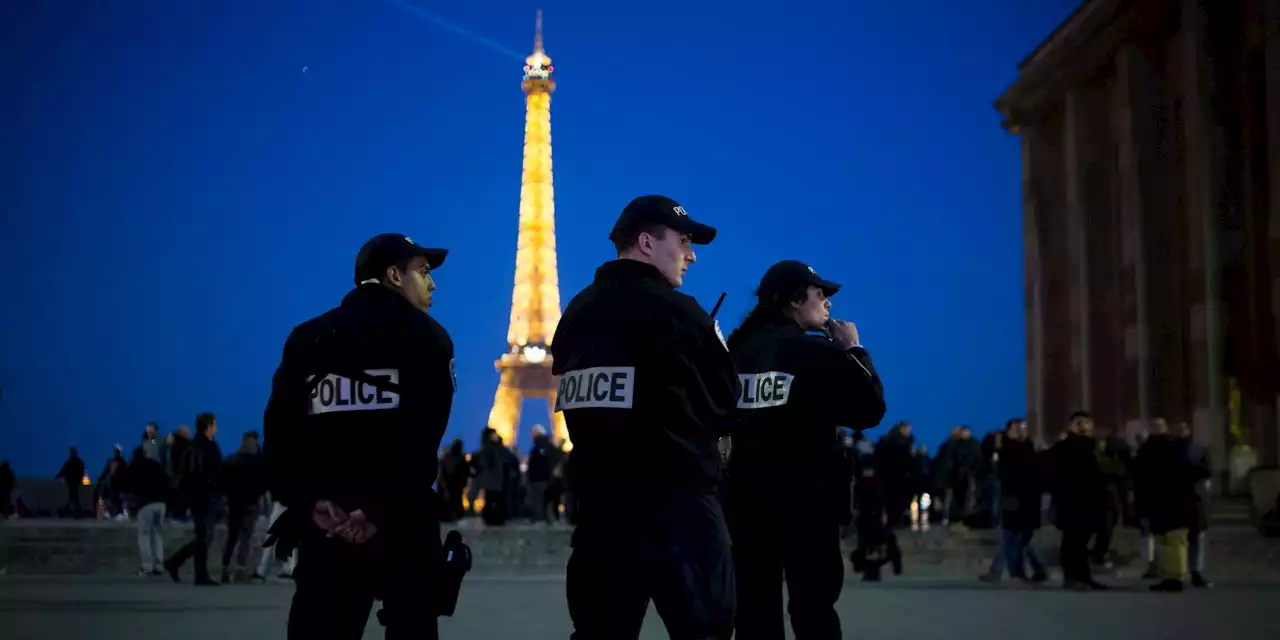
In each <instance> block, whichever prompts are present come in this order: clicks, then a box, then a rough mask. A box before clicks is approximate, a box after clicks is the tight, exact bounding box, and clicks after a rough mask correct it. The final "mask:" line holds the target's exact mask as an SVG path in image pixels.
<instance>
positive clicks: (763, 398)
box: [738, 371, 792, 409]
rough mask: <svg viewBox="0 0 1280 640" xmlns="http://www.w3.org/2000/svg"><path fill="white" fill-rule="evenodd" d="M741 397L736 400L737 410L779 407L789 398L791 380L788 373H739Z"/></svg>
mask: <svg viewBox="0 0 1280 640" xmlns="http://www.w3.org/2000/svg"><path fill="white" fill-rule="evenodd" d="M738 379H739V380H741V381H742V396H741V397H739V398H738V408H739V409H767V408H769V407H781V406H782V405H784V404H786V403H787V400H788V399H790V397H791V380H792V376H791V374H789V373H783V372H781V371H766V372H764V373H740V374H738Z"/></svg>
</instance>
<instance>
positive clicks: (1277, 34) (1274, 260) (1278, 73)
mask: <svg viewBox="0 0 1280 640" xmlns="http://www.w3.org/2000/svg"><path fill="white" fill-rule="evenodd" d="M1266 2H1267V4H1266V7H1267V17H1266V22H1267V25H1268V26H1267V32H1266V33H1267V36H1268V37H1267V40H1266V44H1265V45H1264V46H1265V47H1266V52H1265V53H1264V56H1265V65H1264V66H1265V71H1264V73H1265V74H1266V79H1265V81H1266V98H1265V103H1266V104H1265V105H1263V107H1264V108H1265V109H1266V114H1267V118H1266V128H1267V133H1266V135H1267V155H1268V158H1267V177H1268V179H1267V184H1268V185H1269V187H1270V191H1271V192H1270V194H1269V198H1268V201H1267V202H1268V209H1269V211H1268V215H1267V236H1268V237H1267V239H1266V241H1267V244H1268V249H1269V250H1268V254H1269V255H1270V260H1271V317H1272V319H1273V321H1274V324H1275V332H1276V344H1280V0H1266ZM1273 357H1274V356H1273ZM1274 409H1275V412H1274V413H1272V414H1271V415H1272V416H1274V418H1273V422H1272V424H1271V425H1269V426H1270V428H1271V429H1272V430H1273V431H1272V437H1271V438H1268V439H1266V440H1264V442H1270V443H1273V444H1274V447H1275V448H1274V449H1273V450H1272V451H1269V452H1266V453H1264V455H1263V459H1264V460H1266V461H1269V462H1275V461H1277V460H1280V394H1277V395H1276V398H1275V406H1274Z"/></svg>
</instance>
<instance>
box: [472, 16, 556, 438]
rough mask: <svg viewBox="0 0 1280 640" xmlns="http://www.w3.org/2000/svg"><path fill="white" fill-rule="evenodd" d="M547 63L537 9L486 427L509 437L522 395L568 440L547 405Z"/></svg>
mask: <svg viewBox="0 0 1280 640" xmlns="http://www.w3.org/2000/svg"><path fill="white" fill-rule="evenodd" d="M554 71H555V67H553V66H551V58H550V57H548V56H547V52H546V51H544V50H543V48H542V10H541V9H539V10H538V18H537V28H536V31H535V35H534V38H533V53H532V54H530V55H529V57H528V58H525V67H524V80H523V82H521V83H520V86H521V88H523V89H524V95H525V118H524V169H523V171H522V172H521V176H520V234H519V238H518V240H517V243H516V278H515V290H514V291H513V292H512V294H511V325H510V327H509V328H508V329H507V346H508V349H507V352H506V353H504V354H503V355H502V357H501V358H500V359H498V361H497V362H496V365H497V368H498V372H499V373H501V374H502V377H501V379H500V381H499V382H498V392H497V394H496V395H495V397H494V399H493V409H492V410H491V411H489V427H491V428H492V429H494V430H495V431H497V432H498V435H500V436H502V439H503V442H504V443H505V444H507V445H511V444H512V443H513V442H514V441H515V435H516V427H517V426H519V424H520V409H521V406H522V405H523V404H524V401H525V400H529V399H545V400H546V401H547V407H548V410H549V411H550V415H549V418H550V421H551V435H552V436H553V437H557V438H564V440H565V443H566V449H567V448H569V447H570V446H571V445H570V444H569V443H568V441H569V433H568V431H567V430H566V429H565V426H564V416H563V414H558V413H556V412H555V404H556V402H555V401H556V380H555V377H554V376H552V375H551V354H550V353H549V350H548V347H549V346H550V345H551V336H552V335H554V334H555V331H556V323H558V322H560V278H559V275H558V274H557V271H556V225H555V198H554V189H553V187H552V180H551V93H552V92H554V91H555V89H556V83H555V77H554Z"/></svg>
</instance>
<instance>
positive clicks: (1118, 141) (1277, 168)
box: [996, 0, 1280, 470]
mask: <svg viewBox="0 0 1280 640" xmlns="http://www.w3.org/2000/svg"><path fill="white" fill-rule="evenodd" d="M996 108H997V109H998V110H999V111H1000V113H1001V114H1003V116H1004V118H1005V122H1004V126H1005V128H1006V129H1008V130H1009V131H1010V132H1012V133H1015V134H1017V135H1018V136H1019V137H1020V138H1021V142H1022V192H1023V229H1024V246H1025V257H1026V259H1025V270H1026V274H1025V275H1026V277H1025V282H1026V319H1027V398H1028V403H1027V404H1028V407H1029V414H1030V415H1029V418H1030V420H1031V421H1032V423H1033V424H1034V425H1035V428H1036V429H1039V430H1041V432H1042V433H1044V434H1045V435H1048V436H1052V435H1053V434H1056V433H1057V432H1059V431H1060V430H1061V429H1062V427H1063V426H1064V423H1065V422H1066V419H1067V417H1068V416H1069V415H1070V413H1071V412H1072V411H1074V410H1076V409H1077V408H1083V409H1087V410H1089V411H1091V412H1092V413H1093V414H1094V416H1095V419H1096V422H1097V423H1098V424H1099V425H1100V426H1103V427H1112V428H1123V429H1125V430H1127V431H1129V432H1133V431H1134V430H1136V429H1138V428H1140V427H1141V425H1142V424H1144V421H1145V420H1146V419H1148V418H1152V417H1156V416H1161V417H1165V418H1167V419H1168V420H1169V422H1170V423H1171V424H1176V423H1177V422H1183V421H1185V422H1187V423H1188V424H1190V425H1192V428H1193V431H1194V433H1195V435H1196V438H1197V439H1198V440H1200V441H1201V442H1203V443H1205V444H1206V445H1208V446H1209V449H1210V454H1211V457H1212V459H1213V462H1214V466H1215V467H1216V468H1217V469H1219V470H1222V469H1224V468H1225V467H1226V466H1227V465H1228V455H1227V454H1228V452H1231V451H1233V450H1238V449H1239V445H1241V444H1245V445H1248V446H1249V447H1251V450H1252V451H1253V452H1254V453H1255V454H1256V456H1257V462H1258V463H1260V464H1275V463H1277V461H1278V460H1277V458H1278V457H1280V426H1278V425H1280V349H1278V345H1280V0H1088V1H1087V2H1085V3H1084V4H1083V6H1081V7H1080V8H1079V9H1078V10H1077V11H1076V12H1075V13H1074V14H1073V15H1072V16H1071V17H1069V18H1068V19H1067V20H1066V22H1064V23H1063V24H1062V25H1061V26H1059V27H1058V29H1057V30H1056V31H1054V32H1053V33H1052V34H1051V35H1050V36H1049V37H1048V39H1047V40H1045V41H1044V42H1043V43H1042V44H1041V45H1040V46H1039V47H1038V48H1037V49H1036V50H1035V51H1034V52H1032V53H1031V55H1030V57H1028V58H1027V59H1026V60H1024V61H1023V62H1022V63H1021V64H1020V65H1019V67H1018V77H1017V80H1016V81H1015V82H1014V83H1013V85H1012V86H1010V87H1009V88H1008V89H1007V90H1006V91H1005V93H1004V94H1003V95H1002V96H1000V98H999V99H998V100H997V101H996ZM1237 455H1240V454H1237ZM1246 455H1247V454H1246Z"/></svg>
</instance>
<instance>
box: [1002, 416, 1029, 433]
mask: <svg viewBox="0 0 1280 640" xmlns="http://www.w3.org/2000/svg"><path fill="white" fill-rule="evenodd" d="M1026 421H1027V419H1026V418H1009V420H1008V422H1005V423H1004V430H1005V431H1008V430H1010V429H1012V428H1013V425H1015V424H1018V423H1019V422H1026Z"/></svg>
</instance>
